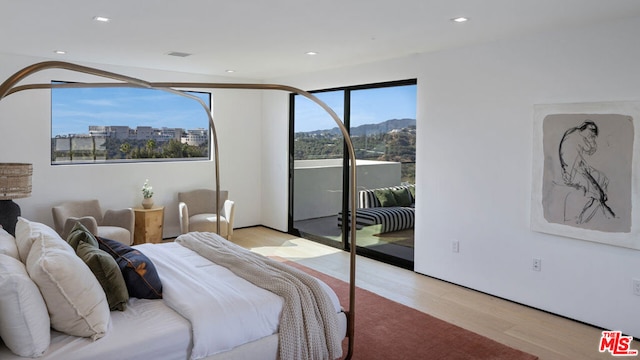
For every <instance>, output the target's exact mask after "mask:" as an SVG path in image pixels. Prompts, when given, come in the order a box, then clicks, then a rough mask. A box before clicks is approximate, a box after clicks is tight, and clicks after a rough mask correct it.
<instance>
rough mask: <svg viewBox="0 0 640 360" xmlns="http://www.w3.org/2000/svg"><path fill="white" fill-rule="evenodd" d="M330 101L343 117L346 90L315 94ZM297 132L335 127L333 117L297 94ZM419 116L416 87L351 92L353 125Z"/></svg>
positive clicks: (332, 107) (325, 100)
mask: <svg viewBox="0 0 640 360" xmlns="http://www.w3.org/2000/svg"><path fill="white" fill-rule="evenodd" d="M314 95H316V96H317V97H318V98H319V99H320V100H322V101H324V102H325V103H327V105H328V106H329V107H331V109H333V111H335V112H336V113H337V114H338V116H339V117H340V119H342V118H343V115H344V98H343V97H344V92H343V91H342V90H339V91H330V92H319V93H314ZM295 117H296V123H295V131H296V132H306V131H312V130H325V129H332V128H334V127H336V125H335V122H334V121H333V119H332V118H331V117H330V116H329V115H328V114H327V113H326V112H325V111H324V110H323V109H322V108H321V107H320V106H318V105H316V104H315V103H314V102H312V101H311V100H309V99H307V98H304V97H302V96H297V97H296V114H295ZM404 118H408V119H415V118H416V86H415V85H406V86H394V87H384V88H373V89H364V90H354V91H351V127H355V126H359V125H364V124H376V123H380V122H383V121H386V120H389V119H404Z"/></svg>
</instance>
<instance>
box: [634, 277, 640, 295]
mask: <svg viewBox="0 0 640 360" xmlns="http://www.w3.org/2000/svg"><path fill="white" fill-rule="evenodd" d="M633 293H634V294H635V295H638V296H640V280H638V279H633Z"/></svg>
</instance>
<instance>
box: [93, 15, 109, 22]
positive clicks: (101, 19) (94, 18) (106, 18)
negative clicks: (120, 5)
mask: <svg viewBox="0 0 640 360" xmlns="http://www.w3.org/2000/svg"><path fill="white" fill-rule="evenodd" d="M93 20H95V21H99V22H109V21H111V19H109V18H108V17H105V16H94V17H93Z"/></svg>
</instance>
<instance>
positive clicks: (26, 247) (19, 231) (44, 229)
mask: <svg viewBox="0 0 640 360" xmlns="http://www.w3.org/2000/svg"><path fill="white" fill-rule="evenodd" d="M40 233H42V234H44V235H46V236H48V237H51V238H60V235H58V233H57V232H56V231H55V230H53V229H52V228H50V227H48V226H47V225H45V224H41V223H38V222H35V221H29V220H27V219H25V218H23V217H18V222H17V223H16V245H17V246H18V254H20V261H22V262H23V263H25V264H26V263H27V256H28V255H29V251H30V250H31V246H32V245H33V242H34V241H35V240H36V239H37V238H38V237H39V235H40Z"/></svg>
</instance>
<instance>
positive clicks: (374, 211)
mask: <svg viewBox="0 0 640 360" xmlns="http://www.w3.org/2000/svg"><path fill="white" fill-rule="evenodd" d="M347 218H348V219H347V221H349V222H351V211H349V216H348V217H347ZM377 224H382V229H381V230H380V232H381V233H386V232H391V231H399V230H405V229H411V228H413V227H414V225H415V209H414V208H412V207H400V206H393V207H375V208H367V209H357V210H356V228H358V229H359V228H361V227H362V226H369V225H377ZM338 226H340V227H342V212H340V213H339V214H338Z"/></svg>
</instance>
